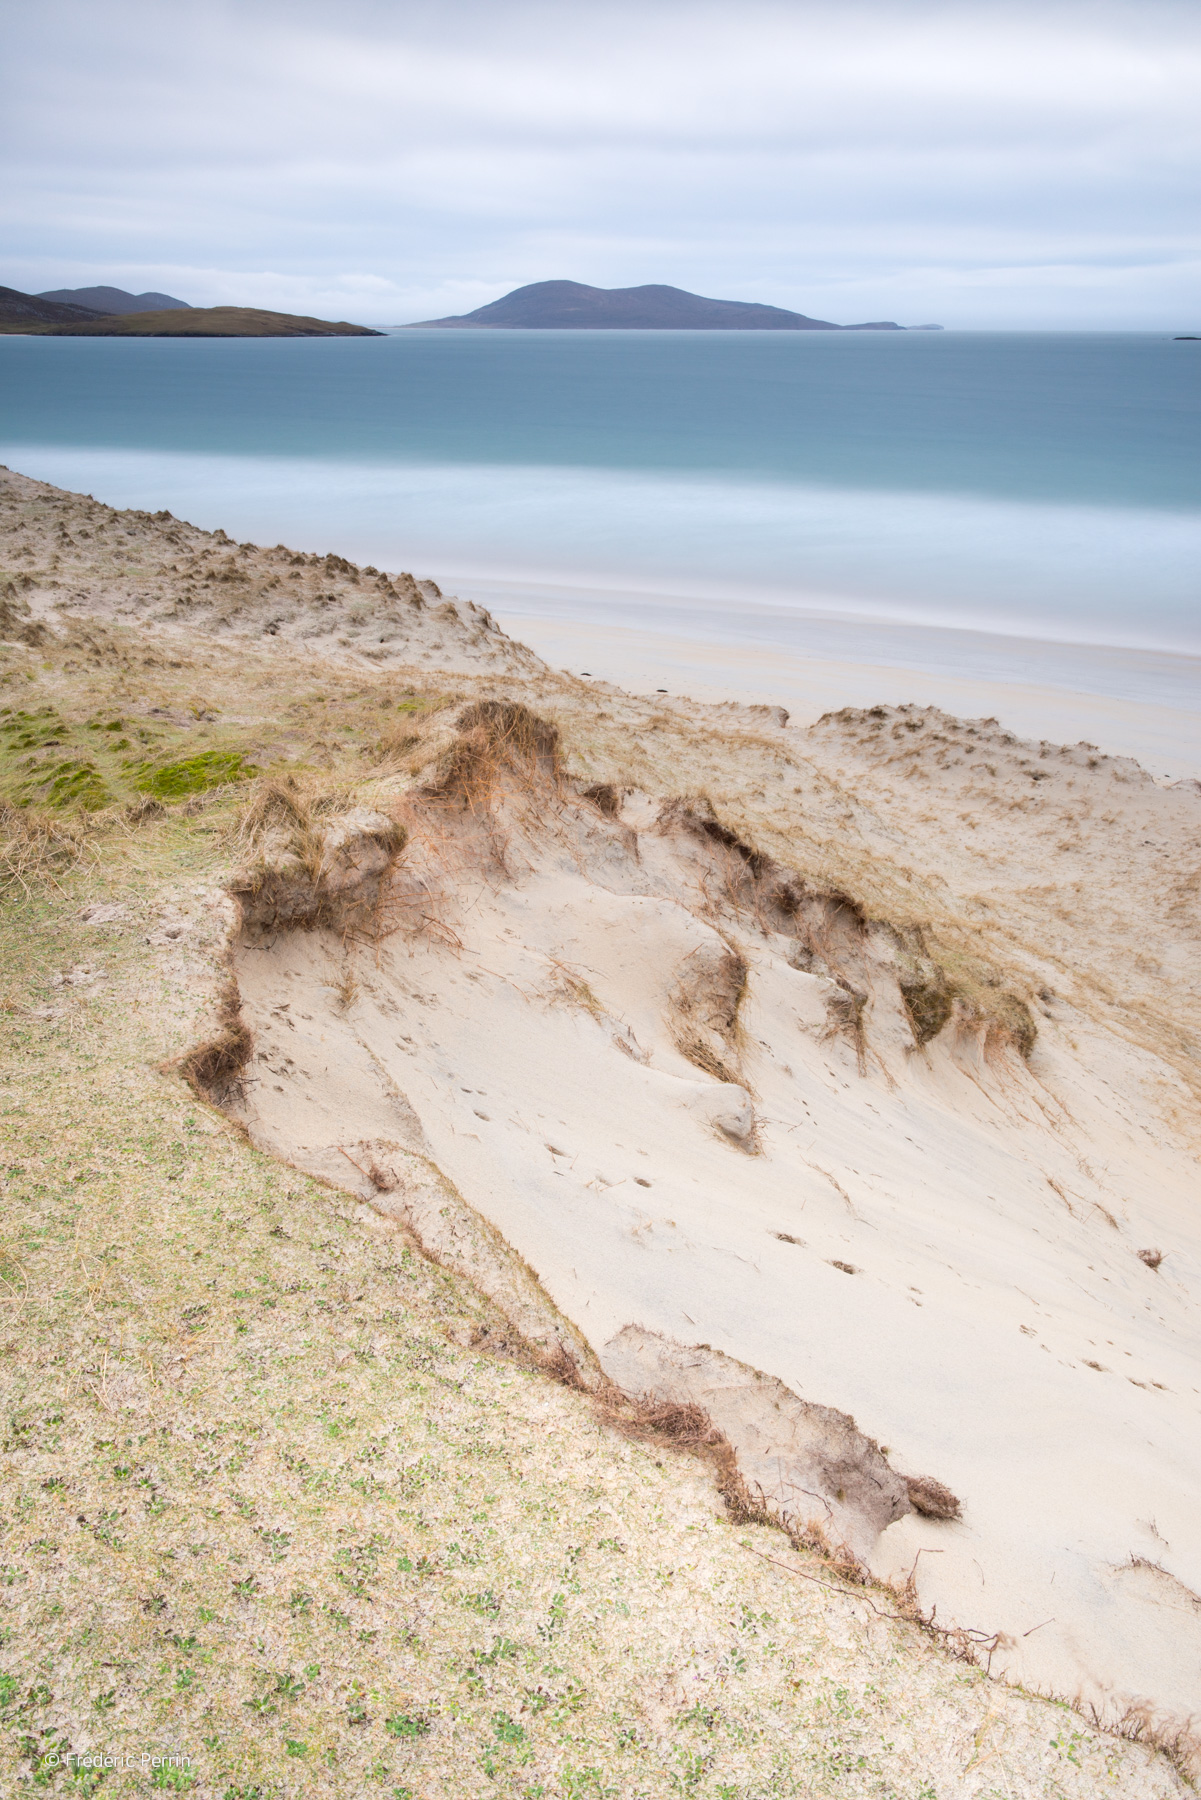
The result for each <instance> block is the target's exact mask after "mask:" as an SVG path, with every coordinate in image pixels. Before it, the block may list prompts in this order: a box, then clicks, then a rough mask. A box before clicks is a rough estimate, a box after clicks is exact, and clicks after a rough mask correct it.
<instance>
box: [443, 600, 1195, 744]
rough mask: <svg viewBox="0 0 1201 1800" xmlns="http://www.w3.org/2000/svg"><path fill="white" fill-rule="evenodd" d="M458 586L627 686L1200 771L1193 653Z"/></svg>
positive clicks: (524, 635) (800, 715) (531, 639)
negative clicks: (879, 711) (898, 714)
mask: <svg viewBox="0 0 1201 1800" xmlns="http://www.w3.org/2000/svg"><path fill="white" fill-rule="evenodd" d="M456 589H457V591H461V592H464V593H466V594H468V595H470V596H471V597H472V598H476V599H479V600H481V601H482V602H483V603H484V604H485V605H487V606H489V607H490V608H491V609H492V610H493V611H494V612H495V613H496V615H497V617H498V618H499V619H500V621H501V623H502V624H503V625H504V627H505V630H506V631H508V632H509V633H510V635H511V636H513V637H516V638H518V639H520V640H521V642H523V643H527V644H529V645H531V646H532V647H533V648H534V649H536V650H537V652H538V654H539V655H540V656H542V657H544V658H545V660H546V661H547V662H548V663H550V664H551V666H552V667H553V668H562V669H567V670H570V671H571V672H572V673H573V674H579V673H580V672H581V671H583V670H585V669H586V670H589V671H590V672H591V674H592V675H593V676H595V677H597V678H599V679H601V680H605V681H611V682H615V683H616V684H617V685H618V686H620V687H624V688H629V689H631V690H632V691H633V692H635V693H654V692H655V691H656V689H658V688H660V687H666V688H667V689H668V691H669V692H670V693H672V694H675V695H681V694H693V695H695V696H696V697H697V698H698V699H701V700H709V701H717V700H731V699H732V700H745V701H747V702H750V703H759V704H763V703H767V704H774V705H782V706H785V707H787V708H788V710H789V712H790V713H791V714H792V716H793V718H794V719H795V720H796V721H797V723H798V724H806V725H807V724H812V723H813V722H814V721H815V720H816V719H818V718H820V716H821V715H822V713H824V712H830V711H836V710H837V709H838V708H839V707H841V706H872V705H874V704H876V703H877V702H878V701H884V702H886V703H888V704H890V705H903V704H905V703H907V702H913V703H915V704H917V705H919V706H937V707H939V708H940V709H941V710H942V711H944V712H949V713H954V714H955V715H956V716H958V717H960V718H986V717H989V716H992V717H995V718H998V719H1000V720H1002V721H1003V722H1004V724H1005V725H1006V726H1007V727H1008V729H1010V730H1012V731H1016V732H1017V733H1018V734H1019V735H1020V736H1022V737H1026V738H1034V739H1039V738H1048V739H1052V740H1054V741H1055V742H1056V743H1077V742H1079V741H1080V740H1081V739H1084V740H1086V741H1088V742H1091V743H1094V744H1096V745H1097V746H1098V747H1100V748H1102V749H1104V750H1107V751H1109V752H1110V753H1111V754H1113V755H1117V756H1133V757H1135V758H1136V759H1137V760H1138V761H1139V762H1140V763H1142V765H1143V766H1144V767H1145V768H1146V769H1148V770H1149V771H1150V772H1151V773H1152V774H1154V775H1157V776H1168V777H1170V778H1172V779H1180V778H1181V777H1188V776H1198V775H1201V659H1199V658H1197V657H1192V656H1186V655H1183V654H1172V653H1170V652H1166V651H1150V650H1136V649H1119V648H1116V647H1112V646H1108V645H1094V644H1069V643H1058V642H1047V641H1040V640H1038V639H1029V638H1020V637H1000V636H997V635H990V634H989V633H986V632H980V631H966V630H953V629H950V628H947V627H938V626H921V625H913V624H903V623H889V622H887V621H876V620H855V619H851V618H847V617H845V616H843V617H839V616H837V615H831V616H825V617H824V616H822V615H820V614H812V613H800V612H793V613H791V614H790V613H788V612H786V611H784V610H783V609H781V608H779V607H759V608H755V607H753V606H750V605H746V604H743V605H740V606H739V607H738V608H737V610H736V611H733V610H730V609H728V608H723V607H717V606H714V605H713V604H712V603H706V602H703V601H686V600H665V599H664V597H663V596H661V595H646V596H641V597H631V596H629V595H626V594H602V593H589V592H587V591H579V590H575V591H573V590H555V589H550V590H541V591H540V590H537V589H532V590H531V589H528V588H527V589H525V590H524V591H523V590H522V589H521V588H520V587H519V586H518V585H517V584H515V583H500V582H492V583H481V582H473V581H470V580H468V581H464V582H460V583H456ZM531 597H532V598H533V599H534V604H533V605H531V604H530V599H531ZM698 627H699V629H698ZM748 627H749V628H750V629H749V630H748ZM755 639H759V640H767V641H759V642H756V641H754V640H755Z"/></svg>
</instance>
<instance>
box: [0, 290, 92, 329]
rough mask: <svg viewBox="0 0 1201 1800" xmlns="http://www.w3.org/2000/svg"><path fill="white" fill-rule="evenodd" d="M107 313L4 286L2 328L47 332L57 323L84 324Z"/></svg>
mask: <svg viewBox="0 0 1201 1800" xmlns="http://www.w3.org/2000/svg"><path fill="white" fill-rule="evenodd" d="M103 317H104V314H103V313H101V312H98V311H97V310H96V308H95V307H92V306H64V305H63V304H62V302H61V301H58V300H46V299H43V297H42V296H41V295H40V294H23V293H21V291H20V290H19V289H18V288H10V287H0V331H4V332H14V331H17V332H23V331H45V330H47V329H48V328H50V327H52V326H55V325H72V324H74V325H83V324H86V323H87V322H88V320H90V319H101V318H103Z"/></svg>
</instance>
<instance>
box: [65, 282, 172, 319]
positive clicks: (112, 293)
mask: <svg viewBox="0 0 1201 1800" xmlns="http://www.w3.org/2000/svg"><path fill="white" fill-rule="evenodd" d="M37 298H38V299H39V300H61V301H63V302H65V303H66V304H68V305H71V306H90V307H92V308H93V309H94V310H95V311H96V312H102V313H139V312H168V311H172V310H174V309H175V308H177V307H188V306H189V304H190V303H189V302H188V301H187V300H176V299H174V298H173V297H172V296H171V295H170V294H127V293H126V291H125V289H124V288H117V287H86V288H50V289H48V290H47V292H46V293H44V294H39V295H38V296H37Z"/></svg>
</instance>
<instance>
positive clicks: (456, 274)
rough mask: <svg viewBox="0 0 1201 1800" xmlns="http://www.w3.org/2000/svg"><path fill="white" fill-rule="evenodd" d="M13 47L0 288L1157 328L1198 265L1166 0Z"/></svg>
mask: <svg viewBox="0 0 1201 1800" xmlns="http://www.w3.org/2000/svg"><path fill="white" fill-rule="evenodd" d="M7 36H8V70H9V73H8V77H7V79H8V81H9V82H10V84H11V93H10V95H9V96H8V98H7V100H6V103H5V107H4V115H5V120H6V124H5V127H4V129H5V132H6V135H7V138H8V149H7V153H6V160H7V164H8V171H9V173H8V181H7V199H6V201H5V203H4V206H5V215H6V227H7V229H6V234H5V237H6V242H7V244H8V246H9V261H8V262H7V264H6V265H5V270H6V272H5V273H3V274H0V279H2V280H5V281H8V282H10V283H12V284H13V285H17V286H30V287H49V286H60V285H75V284H76V283H84V282H88V281H93V280H101V279H109V280H118V281H121V284H122V285H131V283H132V282H133V281H137V282H138V283H139V284H140V285H142V286H146V285H153V286H162V287H166V288H168V289H169V290H170V291H179V292H186V294H187V297H188V298H191V299H195V300H200V301H203V300H212V299H247V300H254V301H257V302H259V303H262V304H270V303H277V304H280V305H300V304H303V305H305V306H311V307H321V308H323V309H324V308H329V309H332V310H337V311H340V312H346V311H348V310H351V309H353V308H354V307H357V308H358V311H359V313H360V315H361V316H370V317H372V318H377V319H378V318H383V317H387V318H394V319H399V318H403V317H406V316H423V315H428V314H429V313H432V312H435V311H438V310H449V309H450V308H452V307H461V306H464V305H468V304H476V303H478V301H479V300H481V299H486V298H490V297H494V296H495V295H496V294H498V293H500V292H502V291H504V289H505V288H506V287H509V286H513V285H516V284H517V283H518V282H521V281H526V280H536V279H541V278H544V277H547V276H557V275H567V276H573V277H575V278H577V279H581V280H592V281H596V282H599V283H601V284H603V285H617V284H622V283H626V282H635V281H649V280H667V281H675V282H677V283H679V284H680V285H682V286H687V287H692V288H696V289H699V290H701V291H709V292H721V293H726V294H729V295H731V296H732V297H740V298H746V299H763V300H770V301H774V302H777V303H782V304H786V305H795V306H800V307H802V308H803V309H804V310H811V311H814V310H817V311H824V312H827V313H829V312H831V311H833V313H834V316H839V315H840V312H841V314H842V315H844V316H849V315H850V314H851V313H856V314H859V315H862V314H863V313H864V312H865V311H868V312H871V313H873V314H879V313H884V314H900V313H902V312H904V313H906V314H907V316H909V317H910V318H913V317H914V315H915V314H919V313H920V314H921V316H923V317H925V316H931V317H940V316H941V317H944V318H945V319H946V322H948V323H957V324H964V325H980V324H1005V323H1007V322H1012V323H1015V324H1022V325H1030V324H1039V323H1045V324H1050V325H1069V324H1081V325H1090V324H1093V325H1123V324H1124V325H1129V326H1139V325H1147V326H1161V325H1169V326H1171V325H1174V324H1176V323H1178V322H1179V321H1180V320H1181V319H1185V318H1187V317H1188V313H1187V307H1188V305H1189V294H1190V291H1191V286H1190V284H1192V283H1194V282H1195V272H1196V265H1197V262H1198V259H1199V257H1201V243H1199V237H1201V234H1199V233H1198V230H1197V226H1196V217H1197V209H1196V201H1195V170H1196V167H1197V165H1198V160H1199V155H1198V153H1199V152H1201V122H1199V121H1201V107H1198V104H1197V101H1198V93H1199V90H1201V19H1199V17H1198V15H1197V13H1196V11H1195V9H1194V8H1192V7H1189V6H1184V5H1170V4H1161V5H1158V6H1157V5H1155V4H1150V5H1146V6H1142V7H1139V8H1138V9H1137V10H1135V9H1133V8H1127V7H1121V6H1108V7H1107V6H1105V5H1104V4H1090V5H1083V6H1069V5H1055V4H1049V5H1045V6H1042V7H1039V8H1032V7H1022V6H1014V5H1005V4H1001V3H1000V0H997V3H996V4H978V5H973V4H970V3H969V4H958V5H946V6H941V7H940V6H930V5H914V4H906V3H905V0H899V3H897V4H893V5H887V6H876V7H873V6H856V5H854V4H848V5H839V4H836V3H835V0H819V3H816V4H808V5H805V4H784V5H780V4H758V5H756V4H751V5H748V6H743V7H740V8H737V9H735V8H731V7H728V6H722V7H715V6H699V7H698V6H696V5H687V6H686V5H683V4H675V3H674V0H659V3H656V0H649V3H648V4H644V5H641V6H633V5H623V4H621V3H620V0H618V3H614V0H609V3H608V4H606V3H605V0H598V4H596V5H594V6H593V7H591V8H589V9H587V10H584V9H577V10H575V11H570V12H568V11H565V9H562V8H561V7H560V8H558V9H555V10H552V9H550V8H547V7H541V6H515V5H508V6H507V5H497V4H492V5H474V4H471V3H470V0H448V3H447V4H444V5H440V6H438V7H436V8H435V7H422V6H412V7H397V6H394V5H374V4H370V3H369V0H357V3H356V0H352V3H351V4H349V5H344V6H343V7H342V8H341V9H340V10H339V11H338V12H337V13H332V12H331V11H330V9H328V8H327V7H325V6H321V7H318V6H316V5H308V4H303V3H302V4H293V5H288V6H284V5H275V4H266V3H263V0H258V3H255V0H251V3H250V4H243V5H241V6H238V7H233V6H212V5H210V6H204V5H197V6H194V7H191V8H176V7H171V6H169V5H166V4H150V3H149V0H146V3H143V4H137V3H132V4H131V3H129V0H126V3H124V4H123V3H122V0H110V3H109V4H106V5H105V6H104V7H103V8H100V9H97V8H95V7H94V6H83V5H77V4H74V3H73V0H45V3H44V4H43V5H42V6H41V7H40V8H39V9H27V10H26V11H25V12H24V13H23V14H22V15H21V16H20V17H18V16H17V15H15V14H10V18H9V24H8V26H7ZM125 277H128V279H125ZM364 306H367V307H368V308H369V311H368V313H366V314H364V313H363V308H364Z"/></svg>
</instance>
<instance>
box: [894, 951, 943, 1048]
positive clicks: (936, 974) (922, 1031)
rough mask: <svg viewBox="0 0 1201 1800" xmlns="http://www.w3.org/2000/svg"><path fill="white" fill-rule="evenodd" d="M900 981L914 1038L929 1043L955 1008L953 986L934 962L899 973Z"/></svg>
mask: <svg viewBox="0 0 1201 1800" xmlns="http://www.w3.org/2000/svg"><path fill="white" fill-rule="evenodd" d="M899 985H900V989H901V998H902V999H903V1000H904V1002H905V1010H906V1012H907V1013H908V1014H909V1023H910V1025H911V1026H912V1028H913V1035H914V1038H915V1039H916V1040H917V1042H918V1043H919V1044H928V1043H929V1042H930V1041H931V1039H932V1038H936V1037H937V1036H938V1034H939V1032H940V1031H941V1030H942V1028H943V1026H944V1025H945V1024H946V1022H947V1020H948V1019H949V1018H950V1016H951V1013H952V1012H953V1010H954V1007H955V993H954V989H953V988H952V987H951V984H950V982H949V981H948V980H947V978H946V974H945V973H944V971H943V970H942V969H940V968H938V967H937V966H936V965H934V964H924V965H923V966H921V967H919V968H917V969H914V970H913V971H911V972H910V973H908V974H902V975H901V977H900V982H899Z"/></svg>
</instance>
